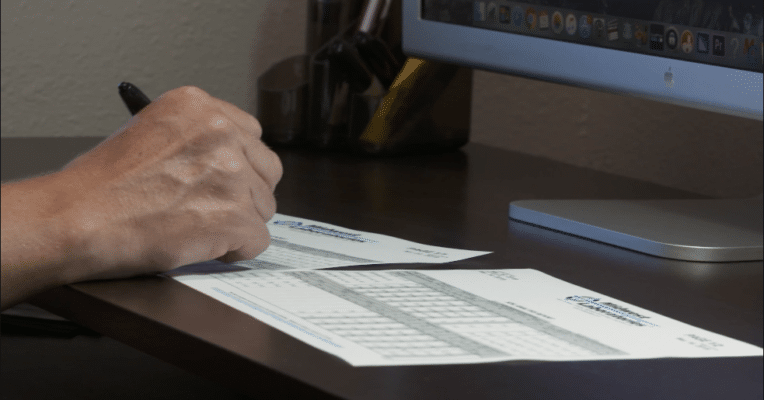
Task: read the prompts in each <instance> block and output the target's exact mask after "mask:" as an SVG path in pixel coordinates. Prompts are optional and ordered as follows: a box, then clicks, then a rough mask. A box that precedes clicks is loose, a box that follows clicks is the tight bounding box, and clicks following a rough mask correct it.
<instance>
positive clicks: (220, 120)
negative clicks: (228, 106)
mask: <svg viewBox="0 0 764 400" xmlns="http://www.w3.org/2000/svg"><path fill="white" fill-rule="evenodd" d="M232 125H233V122H232V121H231V119H230V118H228V117H227V116H225V115H223V114H215V115H212V116H211V117H210V118H209V119H208V120H207V129H209V130H210V131H212V132H228V131H229V130H230V129H231V126H232Z"/></svg>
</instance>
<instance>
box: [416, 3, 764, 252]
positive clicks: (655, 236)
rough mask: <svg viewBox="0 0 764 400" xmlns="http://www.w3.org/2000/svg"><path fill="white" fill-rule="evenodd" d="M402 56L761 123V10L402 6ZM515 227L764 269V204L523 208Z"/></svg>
mask: <svg viewBox="0 0 764 400" xmlns="http://www.w3.org/2000/svg"><path fill="white" fill-rule="evenodd" d="M402 1H403V50H404V52H405V53H406V54H408V55H413V56H418V57H423V58H431V59H437V60H442V61H445V62H451V63H455V64H459V65H466V66H471V67H474V68H479V69H485V70H490V71H496V72H503V73H509V74H513V75H519V76H527V77H531V78H535V79H542V80H547V81H551V82H558V83H564V84H570V85H575V86H580V87H589V88H593V89H597V90H604V91H610V92H615V93H620V94H626V95H632V96H637V97H641V98H646V99H650V100H656V101H661V102H666V103H671V104H678V105H683V106H687V107H693V108H697V109H701V110H706V111H708V112H717V113H724V114H729V115H735V116H740V117H744V118H749V119H754V120H759V121H762V120H763V119H764V118H763V116H764V112H763V107H762V102H763V100H762V87H763V86H764V85H763V83H762V70H763V68H762V66H763V65H764V47H762V43H764V40H763V39H764V37H763V35H762V26H763V25H764V23H763V22H762V13H761V4H760V3H759V2H758V1H754V0H743V1H735V2H732V1H730V0H720V1H716V2H703V1H700V0H691V1H689V2H688V1H685V0H641V1H638V2H637V1H628V0H607V1H604V0H578V1H574V2H570V1H566V0H525V1H523V2H516V1H507V0H496V1H487V0H448V1H446V0H402ZM509 218H512V219H514V220H518V221H522V222H526V223H530V224H534V225H537V226H541V227H544V228H548V229H553V230H556V231H561V232H565V233H569V234H573V235H577V236H581V237H585V238H588V239H592V240H596V241H600V242H604V243H608V244H611V245H615V246H620V247H624V248H627V249H631V250H635V251H639V252H642V253H646V254H650V255H654V256H658V257H666V258H672V259H678V260H688V261H696V262H736V261H749V260H762V258H764V257H762V240H763V239H762V226H763V225H764V219H763V218H762V197H761V196H759V197H757V198H753V199H736V200H735V199H697V200H695V199H693V200H521V201H514V202H512V203H511V204H510V205H509Z"/></svg>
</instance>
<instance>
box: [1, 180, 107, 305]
mask: <svg viewBox="0 0 764 400" xmlns="http://www.w3.org/2000/svg"><path fill="white" fill-rule="evenodd" d="M60 175H62V174H52V175H46V176H42V177H38V178H34V179H28V180H26V181H21V182H16V183H10V184H4V185H2V203H1V206H2V207H1V208H2V225H1V226H2V253H1V254H2V270H1V272H2V277H1V279H2V281H0V282H2V290H1V291H0V293H1V294H2V303H1V304H0V306H1V308H2V309H3V310H4V309H6V308H8V307H9V306H11V305H13V304H15V303H18V302H20V301H22V300H23V299H25V298H27V297H29V296H31V295H34V294H36V293H38V292H41V291H44V290H46V289H50V288H53V287H56V286H59V285H64V284H67V283H72V282H76V281H78V280H80V279H81V278H82V277H83V276H85V275H86V271H87V270H88V269H89V268H90V267H89V266H88V263H89V262H92V260H87V259H85V257H84V252H83V248H82V243H78V242H79V240H78V234H77V233H75V232H74V229H73V228H74V227H73V226H72V224H71V223H70V222H68V221H67V220H66V217H65V214H66V212H65V210H64V208H66V205H65V204H66V203H67V202H68V201H69V200H67V199H64V197H67V193H70V192H71V191H70V190H69V189H67V188H66V184H65V181H66V178H64V177H62V176H60ZM77 254H79V255H80V256H81V257H77V256H76V255H77Z"/></svg>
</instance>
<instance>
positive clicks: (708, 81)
mask: <svg viewBox="0 0 764 400" xmlns="http://www.w3.org/2000/svg"><path fill="white" fill-rule="evenodd" d="M402 1H403V3H402V5H403V37H402V41H403V51H404V53H405V54H406V55H409V56H414V57H421V58H425V59H434V60H441V61H444V62H448V63H454V64H459V65H466V66H470V67H473V68H477V69H482V70H487V71H495V72H501V73H506V74H511V75H519V76H527V77H531V78H535V79H541V80H544V81H550V82H556V83H562V84H568V85H573V86H579V87H585V88H592V89H596V90H601V91H606V92H611V93H617V94H621V95H626V96H635V97H641V98H645V99H649V100H654V101H660V102H664V103H670V104H677V105H681V106H685V107H692V108H696V109H701V110H707V111H713V112H717V113H723V114H728V115H734V116H739V117H744V118H749V119H756V120H759V121H762V120H764V107H763V103H764V101H763V100H762V97H763V96H762V87H763V86H764V84H763V82H764V81H763V79H762V75H763V74H762V73H761V72H753V71H745V70H740V69H734V68H729V67H721V66H716V65H710V64H701V63H695V62H691V61H684V60H677V59H670V58H665V57H658V56H653V55H649V54H639V53H632V52H627V51H621V50H614V49H608V48H601V47H594V46H588V45H583V44H578V43H571V42H563V41H558V40H554V39H547V38H539V37H532V36H526V35H520V34H515V33H511V32H502V31H495V30H489V29H483V28H475V27H469V26H462V25H456V24H451V23H444V22H436V21H430V20H425V19H422V16H421V10H422V5H421V2H422V1H424V0H402ZM529 49H530V50H531V51H532V52H531V53H528V50H529ZM513 54H515V55H518V57H514V58H513V57H512V55H513ZM529 54H530V56H529ZM520 56H521V57H520ZM591 60H598V62H596V63H595V62H592V61H591ZM603 60H606V61H603ZM669 71H670V72H671V74H672V76H673V79H672V82H671V83H672V84H671V85H669V84H667V82H666V76H665V75H666V73H667V72H669Z"/></svg>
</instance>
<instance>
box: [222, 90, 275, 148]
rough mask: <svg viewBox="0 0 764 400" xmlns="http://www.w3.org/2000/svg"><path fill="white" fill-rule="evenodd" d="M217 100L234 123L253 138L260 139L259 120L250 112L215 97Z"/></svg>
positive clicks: (261, 129)
mask: <svg viewBox="0 0 764 400" xmlns="http://www.w3.org/2000/svg"><path fill="white" fill-rule="evenodd" d="M215 100H216V101H218V102H219V104H220V107H221V109H222V110H223V112H224V113H225V115H226V116H227V117H228V118H230V119H231V120H232V121H233V123H234V124H236V125H237V126H238V127H239V128H241V129H242V130H244V132H246V133H248V134H250V135H251V136H249V137H247V139H249V138H250V137H252V138H254V139H260V137H261V136H262V134H263V128H262V127H261V126H260V122H258V121H257V119H256V118H255V117H254V116H252V114H250V113H248V112H246V111H244V110H242V109H241V108H239V107H236V106H235V105H233V104H231V103H229V102H227V101H225V100H221V99H217V98H215Z"/></svg>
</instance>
